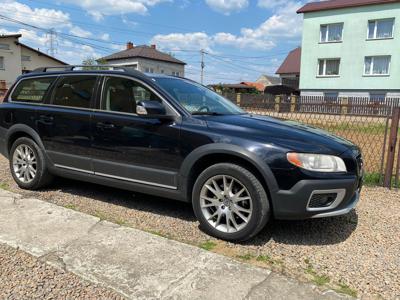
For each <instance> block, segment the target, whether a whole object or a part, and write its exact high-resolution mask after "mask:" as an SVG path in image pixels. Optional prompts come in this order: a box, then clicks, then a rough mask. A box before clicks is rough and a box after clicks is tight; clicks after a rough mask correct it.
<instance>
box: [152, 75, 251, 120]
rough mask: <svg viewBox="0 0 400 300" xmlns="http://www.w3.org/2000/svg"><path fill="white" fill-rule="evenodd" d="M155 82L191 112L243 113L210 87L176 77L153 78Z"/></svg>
mask: <svg viewBox="0 0 400 300" xmlns="http://www.w3.org/2000/svg"><path fill="white" fill-rule="evenodd" d="M154 79H155V80H156V81H157V83H158V84H159V85H160V86H161V87H162V88H163V89H164V90H166V91H167V92H168V93H169V94H170V95H171V96H172V97H173V98H175V99H176V101H178V102H179V103H180V104H181V105H182V106H183V107H184V108H185V109H186V110H187V111H189V112H190V113H192V114H224V115H232V114H243V113H245V112H244V111H243V110H241V109H240V108H239V107H237V106H236V105H235V104H233V103H232V102H231V101H229V100H227V99H225V98H224V97H222V96H220V95H219V94H217V93H215V92H213V91H211V90H210V89H208V88H206V87H204V86H202V85H200V84H197V83H194V82H191V81H187V80H183V79H178V78H154Z"/></svg>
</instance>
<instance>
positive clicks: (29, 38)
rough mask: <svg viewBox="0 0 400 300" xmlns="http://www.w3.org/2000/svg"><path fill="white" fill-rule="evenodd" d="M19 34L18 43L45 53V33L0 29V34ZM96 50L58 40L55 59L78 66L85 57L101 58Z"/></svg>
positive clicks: (46, 45) (46, 43)
mask: <svg viewBox="0 0 400 300" xmlns="http://www.w3.org/2000/svg"><path fill="white" fill-rule="evenodd" d="M14 33H20V34H22V37H21V38H20V39H19V40H20V42H22V43H24V44H26V45H28V46H29V47H31V48H34V49H39V51H41V52H43V53H48V52H47V47H48V36H47V35H46V33H38V32H36V31H34V30H27V29H19V30H14V31H9V30H7V29H5V28H1V27H0V34H14ZM101 56H103V55H102V54H100V53H98V52H97V51H96V49H94V48H93V47H91V46H87V45H80V44H77V43H72V42H70V41H68V40H63V39H59V40H58V43H57V47H56V54H55V57H56V58H58V59H60V60H62V61H65V62H67V63H70V64H80V63H81V62H82V60H84V59H85V58H87V57H96V58H97V57H101Z"/></svg>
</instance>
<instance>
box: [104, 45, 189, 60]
mask: <svg viewBox="0 0 400 300" xmlns="http://www.w3.org/2000/svg"><path fill="white" fill-rule="evenodd" d="M135 57H141V58H148V59H154V60H160V61H166V62H171V63H176V64H180V65H186V63H184V62H183V61H181V60H179V59H176V58H175V57H173V56H171V55H169V54H167V53H163V52H161V51H158V50H157V49H155V48H152V47H149V46H136V47H133V48H131V49H125V50H122V51H120V52H117V53H113V54H111V55H108V56H105V57H103V58H101V59H104V60H107V61H110V60H117V59H125V58H135Z"/></svg>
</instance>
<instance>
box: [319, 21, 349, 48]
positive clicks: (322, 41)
mask: <svg viewBox="0 0 400 300" xmlns="http://www.w3.org/2000/svg"><path fill="white" fill-rule="evenodd" d="M332 25H342V34H341V37H340V40H338V41H328V36H329V26H332ZM322 26H326V35H325V39H324V40H323V39H322V30H321V28H322ZM343 30H344V23H343V22H339V23H330V24H321V25H320V26H319V42H320V43H321V44H328V43H341V42H343Z"/></svg>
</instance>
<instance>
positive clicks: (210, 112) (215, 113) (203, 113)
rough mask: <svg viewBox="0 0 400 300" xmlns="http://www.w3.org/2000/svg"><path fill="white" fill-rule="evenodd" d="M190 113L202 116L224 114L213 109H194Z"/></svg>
mask: <svg viewBox="0 0 400 300" xmlns="http://www.w3.org/2000/svg"><path fill="white" fill-rule="evenodd" d="M192 115H194V116H195V115H203V116H223V115H224V114H221V113H217V112H214V111H194V112H192Z"/></svg>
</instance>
